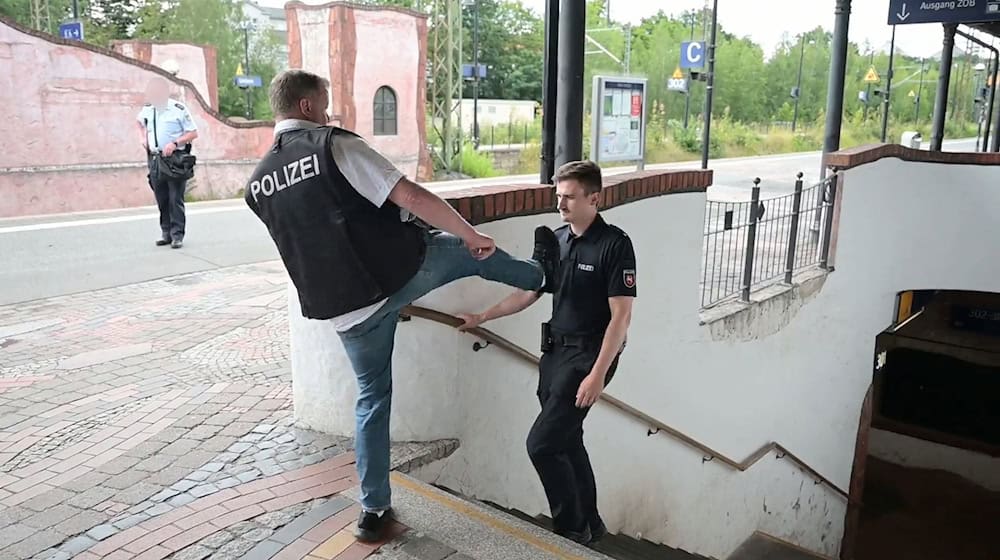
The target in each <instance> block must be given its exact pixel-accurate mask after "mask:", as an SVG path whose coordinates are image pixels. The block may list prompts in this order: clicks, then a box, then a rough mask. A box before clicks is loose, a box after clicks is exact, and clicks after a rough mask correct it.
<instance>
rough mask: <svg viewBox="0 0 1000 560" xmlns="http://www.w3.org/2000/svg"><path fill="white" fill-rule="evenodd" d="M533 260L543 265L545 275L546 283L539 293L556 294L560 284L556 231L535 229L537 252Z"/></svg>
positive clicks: (540, 227)
mask: <svg viewBox="0 0 1000 560" xmlns="http://www.w3.org/2000/svg"><path fill="white" fill-rule="evenodd" d="M531 258H532V259H533V260H535V261H537V262H538V264H540V265H542V271H543V272H544V273H545V283H544V284H543V285H542V287H541V289H539V290H538V291H539V292H544V293H549V294H552V293H555V291H556V286H557V285H558V284H559V280H558V279H559V239H558V238H557V237H556V234H555V232H554V231H552V230H551V229H549V228H547V227H545V226H538V227H537V228H535V251H534V252H533V253H532V254H531Z"/></svg>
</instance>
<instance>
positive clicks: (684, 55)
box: [681, 41, 705, 68]
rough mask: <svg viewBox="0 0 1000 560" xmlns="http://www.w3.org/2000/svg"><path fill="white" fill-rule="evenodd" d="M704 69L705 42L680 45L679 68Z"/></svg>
mask: <svg viewBox="0 0 1000 560" xmlns="http://www.w3.org/2000/svg"><path fill="white" fill-rule="evenodd" d="M704 67H705V42H704V41H685V42H683V43H681V68H704Z"/></svg>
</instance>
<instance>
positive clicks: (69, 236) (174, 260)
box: [0, 140, 973, 304]
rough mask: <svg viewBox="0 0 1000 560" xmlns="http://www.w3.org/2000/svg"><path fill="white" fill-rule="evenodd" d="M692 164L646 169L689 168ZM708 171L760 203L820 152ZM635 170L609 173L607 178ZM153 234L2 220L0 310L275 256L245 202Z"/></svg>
mask: <svg viewBox="0 0 1000 560" xmlns="http://www.w3.org/2000/svg"><path fill="white" fill-rule="evenodd" d="M972 142H973V141H972V140H959V141H953V142H948V143H946V146H945V148H946V149H948V150H953V151H962V150H971V149H972V145H973V144H972ZM698 163H699V162H687V163H674V164H664V165H653V166H649V167H648V169H691V168H697V167H698ZM710 167H711V168H712V169H714V170H715V185H714V186H712V187H711V188H710V189H709V193H708V196H709V198H710V199H713V200H745V199H747V198H748V197H749V189H750V187H751V186H752V180H753V178H754V177H760V178H761V181H762V182H761V188H762V192H763V194H762V197H764V198H766V197H768V196H775V195H780V194H785V193H787V192H791V191H792V189H793V187H794V183H795V175H796V173H798V172H799V171H802V172H804V173H805V181H806V185H807V186H808V185H810V184H813V183H815V182H816V181H817V180H818V174H819V168H820V154H819V152H810V153H799V154H786V155H779V156H763V157H753V158H733V159H721V160H714V161H712V162H711V163H710ZM632 169H633V168H614V169H607V170H606V173H609V174H614V173H622V172H627V171H631V170H632ZM537 181H538V177H537V175H522V176H512V177H499V178H493V179H487V180H469V181H451V182H447V183H431V184H429V185H428V186H429V187H431V188H432V189H433V190H435V191H437V192H440V193H443V194H446V193H447V192H448V191H454V190H459V189H465V188H468V187H470V186H475V185H488V184H517V183H537ZM158 230H159V228H158V227H157V214H156V209H155V208H154V207H144V208H134V209H128V210H117V211H108V212H89V213H79V214H62V215H54V216H41V217H31V218H15V219H6V220H0V265H2V266H0V304H10V303H17V302H24V301H30V300H35V299H39V298H46V297H53V296H59V295H65V294H71V293H77V292H83V291H90V290H96V289H101V288H108V287H112V286H121V285H125V284H131V283H136V282H143V281H146V280H152V279H155V278H163V277H167V276H174V275H177V274H184V273H189V272H197V271H203V270H211V269H215V268H221V267H226V266H234V265H239V264H249V263H254V262H261V261H266V260H272V259H276V258H278V255H277V253H276V251H275V249H274V246H273V244H272V242H271V240H270V238H269V237H268V235H267V232H266V230H265V229H264V227H263V226H262V225H261V224H260V223H259V222H258V221H257V218H256V217H255V216H253V214H252V213H251V212H250V211H249V210H248V209H247V208H246V206H245V205H244V203H243V201H242V200H226V201H216V202H202V203H195V204H190V205H189V206H188V224H187V232H188V236H187V239H186V240H185V244H184V248H183V249H181V250H172V249H170V248H159V247H154V246H153V241H154V240H155V238H156V237H157V235H158V234H159V231H158Z"/></svg>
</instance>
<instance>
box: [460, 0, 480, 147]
mask: <svg viewBox="0 0 1000 560" xmlns="http://www.w3.org/2000/svg"><path fill="white" fill-rule="evenodd" d="M463 4H464V5H465V6H466V7H471V8H472V18H473V24H472V145H473V146H475V147H476V148H478V147H479V0H464V2H463Z"/></svg>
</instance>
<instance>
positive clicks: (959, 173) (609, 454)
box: [292, 160, 1000, 558]
mask: <svg viewBox="0 0 1000 560" xmlns="http://www.w3.org/2000/svg"><path fill="white" fill-rule="evenodd" d="M996 185H1000V168H989V167H974V166H962V167H956V166H943V165H932V164H919V163H904V162H901V161H898V160H883V161H880V162H877V163H874V164H871V165H868V166H864V167H862V168H859V169H855V170H851V171H849V172H847V173H846V177H845V181H844V193H843V209H842V214H841V222H840V229H839V238H838V240H837V247H838V249H837V250H838V254H837V259H836V263H837V270H836V272H835V273H834V274H832V275H830V276H829V277H828V278H827V279H826V281H825V283H824V284H823V285H822V287H821V289H820V290H819V291H818V292H817V293H814V294H812V295H811V296H810V297H809V298H808V299H807V300H806V301H805V302H804V303H803V304H802V305H801V306H791V307H788V308H786V310H785V311H784V312H783V314H782V315H775V316H773V317H758V318H757V320H756V321H753V322H749V323H743V324H740V323H739V322H736V324H737V326H734V327H731V328H728V329H727V328H721V327H720V326H719V325H715V326H714V327H706V326H699V317H698V295H699V294H698V278H699V274H700V258H701V248H702V238H701V233H702V229H703V212H704V200H705V198H704V195H700V194H683V195H671V196H665V197H659V198H654V199H649V200H646V201H642V202H638V203H633V204H628V205H625V206H622V207H619V208H616V209H613V210H611V211H609V212H608V213H607V214H606V216H607V218H608V219H609V220H610V221H611V222H613V223H616V224H619V225H621V226H623V227H624V228H625V229H626V230H628V231H629V233H630V234H631V237H632V238H633V241H634V243H635V246H636V252H637V256H638V269H639V270H638V272H639V276H638V283H639V300H638V302H637V306H636V310H635V313H634V318H633V325H632V329H631V332H630V337H629V348H628V350H627V351H626V354H625V356H624V357H623V360H622V364H621V368H620V370H619V373H618V375H617V376H616V378H615V381H614V383H613V384H612V385H611V387H610V389H609V391H610V392H611V393H612V394H614V395H615V396H617V397H619V398H622V399H623V400H625V401H626V402H628V403H629V404H631V405H633V406H635V407H636V408H639V409H640V410H643V411H645V412H647V413H648V414H650V415H652V416H654V417H657V418H659V419H660V420H662V421H665V422H666V423H668V424H670V425H672V426H674V427H675V428H677V429H679V430H681V431H682V432H685V433H687V434H688V435H690V436H692V437H694V438H696V439H698V440H700V441H703V442H705V443H706V444H708V445H710V446H712V447H714V448H716V449H718V450H720V452H723V453H726V454H727V455H729V456H731V457H733V458H735V459H737V460H742V459H743V458H744V457H746V456H747V455H749V454H751V453H752V452H754V451H755V450H757V449H758V448H759V447H761V446H762V445H764V444H766V443H767V442H770V441H772V440H773V441H778V442H780V443H781V444H783V445H785V446H786V447H788V448H789V449H791V450H792V451H793V452H795V453H796V454H797V455H799V456H800V457H802V458H803V459H804V460H805V461H806V462H807V463H809V464H810V465H812V466H813V467H814V468H816V469H817V470H818V471H819V472H821V473H823V474H824V475H825V476H827V477H829V478H831V479H832V480H833V481H835V482H836V483H837V484H838V485H839V486H840V487H841V488H847V486H848V482H849V478H850V471H851V463H852V460H853V448H854V442H855V437H856V431H857V422H858V417H859V414H860V408H861V403H862V400H863V398H864V395H865V392H866V391H867V388H868V386H869V384H870V382H871V363H872V349H873V344H874V337H875V335H876V334H877V333H878V332H880V331H881V330H882V329H884V328H885V327H886V326H887V325H888V323H889V321H890V319H891V315H892V310H893V305H894V298H895V294H896V293H897V292H899V291H902V290H906V289H919V288H947V289H970V290H984V291H1000V259H998V258H997V256H998V255H997V252H998V249H997V245H996V242H995V240H996V239H997V238H998V234H1000V222H998V221H997V220H994V219H993V218H992V214H993V213H994V212H995V209H996V208H1000V189H997V188H996ZM552 220H553V217H550V216H544V217H528V218H518V219H511V220H504V221H502V222H498V223H494V224H489V225H487V226H485V227H484V228H483V229H484V230H485V231H486V232H487V233H489V234H490V235H493V236H494V237H495V238H496V239H497V240H498V241H499V243H500V245H501V246H502V247H505V248H507V249H509V250H511V251H512V252H514V253H516V254H527V253H528V252H529V246H528V242H529V241H530V237H531V229H532V228H533V227H534V226H535V225H537V224H539V223H551V222H552ZM959 248H960V250H959ZM505 293H506V292H505V291H504V290H502V289H497V288H495V287H493V286H489V285H487V284H485V283H482V282H478V281H464V282H462V283H458V284H456V285H454V286H451V287H448V288H445V289H443V290H440V291H438V292H437V293H435V294H432V295H431V296H430V297H428V298H427V301H426V302H424V303H425V304H426V305H428V306H431V307H435V308H438V309H442V310H444V311H451V312H457V311H468V310H479V309H481V308H483V307H484V306H486V305H489V304H491V303H492V302H494V301H495V300H497V299H498V298H500V297H502V296H503V295H505ZM547 306H548V301H547V300H546V301H545V302H543V303H540V304H538V305H536V306H535V307H534V308H533V309H531V310H529V311H528V312H526V313H524V314H522V315H519V316H516V317H512V318H507V319H505V320H502V321H498V322H496V323H495V324H493V325H491V328H493V329H494V330H496V331H497V332H499V333H500V334H501V335H503V336H505V337H508V338H510V339H512V340H514V341H515V342H517V343H518V344H521V345H522V346H524V347H526V348H528V349H531V350H533V351H536V350H537V332H538V327H537V325H538V323H539V322H541V321H542V320H544V318H545V314H546V313H545V312H546V307H547ZM294 307H295V304H294V303H293V309H294ZM293 315H294V313H293ZM313 329H315V326H314V325H311V324H308V323H305V322H303V321H295V320H293V322H292V344H293V346H292V352H293V360H294V361H293V368H294V370H293V376H294V380H295V383H296V385H300V384H309V386H312V387H315V386H316V385H315V383H314V381H315V379H316V378H317V377H319V376H328V377H330V378H331V379H332V381H331V382H330V383H331V385H336V386H347V385H349V384H350V383H352V381H351V374H350V372H349V371H348V370H344V369H340V370H337V371H318V370H315V369H312V370H310V369H304V368H303V367H302V364H301V362H300V361H299V360H300V358H299V354H303V353H307V354H324V353H334V352H336V351H337V350H335V349H331V348H325V349H324V348H317V347H316V345H315V344H314V343H313V344H310V341H309V340H308V339H309V337H310V336H311V335H310V334H308V332H309V331H310V330H313ZM429 330H433V331H434V332H435V333H436V334H433V335H430V336H428V334H427V332H428V331H429ZM397 340H398V341H399V343H398V345H397V351H396V356H395V360H396V361H395V363H396V364H397V371H396V377H395V379H396V401H395V402H396V405H397V409H396V411H397V412H401V411H403V410H406V411H407V414H412V415H413V416H410V417H409V418H408V422H407V423H406V424H405V428H404V429H403V431H399V430H397V431H395V432H394V434H395V435H396V436H397V437H399V436H403V435H404V434H405V436H406V437H421V436H424V437H430V436H428V434H437V433H443V432H445V431H447V430H446V429H445V428H444V427H443V426H442V425H441V423H442V422H444V421H445V420H446V419H450V421H452V422H454V425H452V426H450V428H451V429H452V431H453V432H454V433H455V434H456V435H457V436H458V437H460V438H461V440H462V446H461V448H460V449H459V451H458V452H457V453H456V454H455V455H454V456H453V457H452V458H450V459H449V460H448V461H447V462H446V463H445V464H444V465H442V466H441V468H440V470H438V471H437V472H436V476H438V482H441V483H443V484H445V485H447V486H450V487H452V488H454V489H456V490H458V491H461V492H463V493H465V494H468V495H472V496H476V497H480V498H483V499H489V500H493V501H496V502H498V503H501V504H503V505H506V506H510V507H516V508H519V509H521V510H524V511H526V512H528V513H532V514H533V513H539V512H542V511H544V510H545V509H546V507H545V501H544V497H543V495H542V492H541V487H540V485H539V484H538V482H537V481H536V479H535V475H534V472H533V471H532V469H531V466H530V463H529V462H528V459H527V457H526V452H525V450H524V437H525V435H526V433H527V431H528V428H529V426H530V424H531V422H532V420H533V417H534V415H535V414H536V413H537V410H538V405H537V403H536V402H535V400H534V398H535V397H534V389H535V377H534V374H533V372H532V371H531V370H530V368H528V367H525V366H523V365H520V363H518V362H516V361H515V360H514V359H513V358H511V357H508V356H505V355H504V354H503V353H502V352H501V351H498V350H496V349H487V350H485V351H483V352H479V353H474V352H472V350H471V344H472V339H471V338H470V337H468V336H461V335H457V334H452V333H447V332H444V331H443V330H441V327H438V326H431V325H429V324H427V323H424V322H420V320H418V319H414V322H412V323H409V324H404V325H402V326H401V328H400V331H399V334H398V337H397ZM423 341H426V344H424V343H423ZM456 341H457V342H456ZM451 368H456V369H455V370H453V369H451ZM410 372H413V373H412V374H411V373H410ZM427 372H431V373H430V374H429V375H428V374H427ZM445 380H446V381H445ZM332 394H333V395H334V396H335V397H337V398H328V399H326V400H325V401H324V400H323V399H321V398H317V399H316V401H315V402H317V403H318V402H323V403H324V404H322V405H318V406H322V407H324V408H326V409H329V408H331V407H336V406H341V407H346V406H348V404H347V403H344V402H343V399H344V398H346V397H347V396H348V395H347V392H346V391H340V392H334V393H332ZM302 404H303V403H301V402H300V398H299V388H298V387H297V388H296V414H297V415H298V416H300V417H302V416H303V415H305V414H307V410H306V409H305V408H304V407H303V406H302ZM398 417H399V416H397V418H398ZM332 427H334V428H337V429H339V430H343V429H346V426H344V425H339V426H332ZM586 428H587V436H586V438H587V443H588V448H589V449H590V451H591V458H592V461H593V463H594V466H595V469H596V472H597V477H598V481H599V488H600V498H599V499H600V505H601V508H602V512H603V514H604V516H605V519H606V521H607V522H608V524H609V526H610V527H611V529H612V530H614V531H625V532H627V533H629V534H633V535H637V534H641V535H642V536H643V537H644V538H648V539H651V540H654V541H659V542H664V543H666V544H669V545H671V546H676V547H679V548H683V549H685V550H689V551H692V552H698V553H701V554H705V555H708V556H711V557H715V558H725V557H726V556H728V555H729V553H730V552H732V550H733V549H734V548H735V547H736V546H737V545H738V544H739V543H740V542H742V541H743V540H744V539H745V538H746V537H747V536H749V535H750V533H751V532H752V531H754V530H761V531H765V532H768V533H771V534H773V535H775V536H777V537H780V538H784V539H787V540H790V541H792V542H794V543H796V544H799V545H801V546H803V547H805V548H808V549H810V550H815V551H818V552H822V553H825V554H828V555H831V556H833V555H836V554H837V552H838V550H839V545H840V538H841V535H842V532H843V527H842V524H843V518H844V512H845V502H844V500H843V499H842V498H840V497H838V496H837V495H836V494H834V493H833V492H832V491H830V490H828V489H826V488H825V487H823V486H819V485H815V484H814V483H813V481H812V480H811V479H810V478H809V477H807V476H805V475H803V474H802V473H801V472H800V471H798V469H796V468H795V467H794V466H793V465H792V464H791V463H789V462H788V461H784V460H780V461H779V460H775V458H774V455H771V456H770V457H766V458H765V459H763V460H762V461H761V462H760V463H758V464H757V465H756V466H754V467H753V468H751V469H750V470H749V471H748V472H746V473H739V472H735V471H732V470H729V469H727V468H726V467H724V466H723V465H720V464H719V463H717V462H709V463H704V464H703V463H702V460H701V456H700V454H698V453H696V452H694V451H691V450H689V449H688V448H686V447H683V446H682V445H680V444H679V443H676V442H674V441H672V440H670V439H668V438H666V437H664V436H659V435H658V436H654V437H652V438H648V437H647V436H646V428H645V427H644V426H640V425H636V424H633V423H632V421H631V420H628V419H626V418H623V417H621V416H620V415H619V414H618V413H617V412H615V411H613V410H606V409H604V408H598V409H597V410H595V411H594V413H593V414H592V415H591V417H590V418H589V419H588V421H587V425H586Z"/></svg>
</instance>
